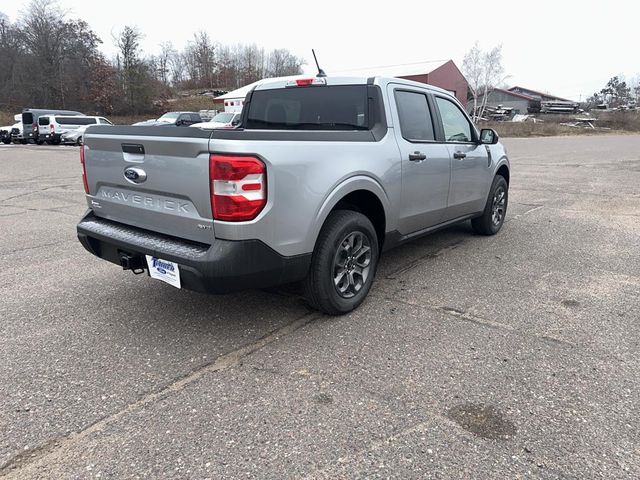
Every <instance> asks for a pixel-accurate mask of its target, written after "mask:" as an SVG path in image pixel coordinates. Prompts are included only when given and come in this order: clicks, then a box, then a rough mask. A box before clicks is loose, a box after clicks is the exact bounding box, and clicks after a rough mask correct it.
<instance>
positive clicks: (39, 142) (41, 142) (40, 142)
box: [36, 140, 44, 145]
mask: <svg viewBox="0 0 640 480" xmlns="http://www.w3.org/2000/svg"><path fill="white" fill-rule="evenodd" d="M42 144H44V140H36V145H42Z"/></svg>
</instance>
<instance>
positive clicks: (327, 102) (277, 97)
mask: <svg viewBox="0 0 640 480" xmlns="http://www.w3.org/2000/svg"><path fill="white" fill-rule="evenodd" d="M368 116H369V112H368V101H367V86H366V85H334V86H312V87H291V88H279V89H272V90H256V91H254V92H253V95H252V97H251V103H250V105H249V111H248V112H247V124H246V126H245V128H246V129H266V130H342V131H349V130H368V129H369V127H368V121H369V120H368Z"/></svg>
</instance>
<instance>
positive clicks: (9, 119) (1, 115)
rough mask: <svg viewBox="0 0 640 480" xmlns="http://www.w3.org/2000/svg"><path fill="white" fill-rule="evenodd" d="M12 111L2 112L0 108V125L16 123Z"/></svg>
mask: <svg viewBox="0 0 640 480" xmlns="http://www.w3.org/2000/svg"><path fill="white" fill-rule="evenodd" d="M13 115H14V114H13V113H9V112H3V111H1V110H0V127H4V126H5V125H13V124H14V123H16V122H15V121H14V120H13Z"/></svg>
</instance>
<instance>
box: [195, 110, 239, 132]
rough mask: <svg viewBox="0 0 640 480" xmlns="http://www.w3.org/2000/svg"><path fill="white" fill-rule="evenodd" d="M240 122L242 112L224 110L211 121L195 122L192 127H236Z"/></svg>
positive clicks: (210, 128)
mask: <svg viewBox="0 0 640 480" xmlns="http://www.w3.org/2000/svg"><path fill="white" fill-rule="evenodd" d="M239 123H240V113H233V112H222V113H219V114H217V115H216V116H215V117H213V118H212V119H211V121H209V122H202V123H194V124H193V125H191V126H192V127H197V128H204V129H206V130H212V129H214V128H235V127H237V126H238V124H239Z"/></svg>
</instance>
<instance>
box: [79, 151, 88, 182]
mask: <svg viewBox="0 0 640 480" xmlns="http://www.w3.org/2000/svg"><path fill="white" fill-rule="evenodd" d="M80 165H82V184H83V185H84V193H86V194H89V184H88V183H87V168H86V167H85V165H84V145H81V146H80Z"/></svg>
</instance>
